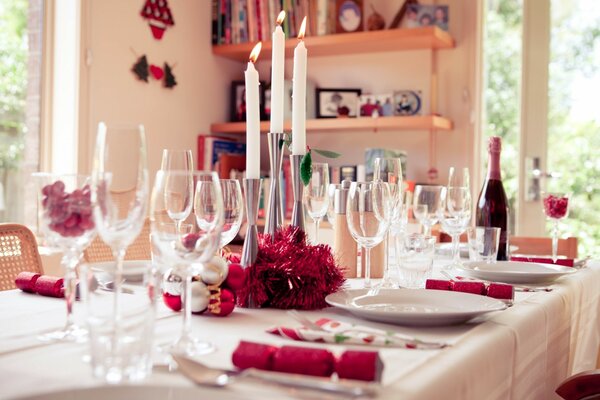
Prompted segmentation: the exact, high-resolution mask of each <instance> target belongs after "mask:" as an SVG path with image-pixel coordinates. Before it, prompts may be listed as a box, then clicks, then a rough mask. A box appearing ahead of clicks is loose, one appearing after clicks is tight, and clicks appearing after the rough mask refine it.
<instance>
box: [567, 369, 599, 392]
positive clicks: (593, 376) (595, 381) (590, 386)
mask: <svg viewBox="0 0 600 400" xmlns="http://www.w3.org/2000/svg"><path fill="white" fill-rule="evenodd" d="M556 393H557V394H558V395H559V396H560V397H562V398H563V399H565V400H593V399H600V369H597V370H594V371H586V372H582V373H580V374H577V375H573V376H571V377H569V378H567V379H566V380H564V381H563V382H562V383H561V384H560V385H559V386H558V388H557V389H556Z"/></svg>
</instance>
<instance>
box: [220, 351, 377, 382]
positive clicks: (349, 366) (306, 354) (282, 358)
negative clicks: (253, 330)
mask: <svg viewBox="0 0 600 400" xmlns="http://www.w3.org/2000/svg"><path fill="white" fill-rule="evenodd" d="M231 361H232V362H233V365H235V366H236V367H237V368H240V369H246V368H259V369H263V370H270V371H277V372H287V373H294V374H303V375H312V376H321V377H328V376H331V375H332V374H333V373H334V372H337V374H338V376H339V377H340V378H346V379H359V380H364V381H373V380H379V379H380V378H381V374H382V372H383V363H382V362H381V359H380V358H379V353H377V352H376V351H346V352H344V353H343V354H342V355H341V356H340V357H339V359H337V360H336V358H335V356H334V355H333V354H332V353H331V352H330V351H329V350H325V349H315V348H309V347H296V346H283V347H281V348H278V347H276V346H271V345H266V344H260V343H253V342H247V341H241V342H240V344H239V345H238V347H237V348H236V349H235V351H234V352H233V354H232V356H231Z"/></svg>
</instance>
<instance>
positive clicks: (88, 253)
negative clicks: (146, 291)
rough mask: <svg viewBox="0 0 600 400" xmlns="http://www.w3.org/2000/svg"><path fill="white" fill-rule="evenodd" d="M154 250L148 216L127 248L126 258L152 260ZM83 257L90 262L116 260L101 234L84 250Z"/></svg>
mask: <svg viewBox="0 0 600 400" xmlns="http://www.w3.org/2000/svg"><path fill="white" fill-rule="evenodd" d="M151 258H152V250H151V246H150V220H149V219H148V218H146V220H145V221H144V226H143V227H142V231H141V232H140V234H139V235H138V237H136V238H135V240H134V241H133V243H131V245H129V247H128V248H127V252H126V253H125V260H150V259H151ZM83 259H84V260H85V261H86V262H88V263H97V262H108V261H114V260H115V258H114V256H113V254H112V250H111V249H110V247H108V245H107V244H106V243H104V242H103V241H102V239H101V238H100V237H99V236H96V238H95V239H94V240H93V241H92V243H90V245H89V246H88V247H87V248H86V249H85V250H84V251H83Z"/></svg>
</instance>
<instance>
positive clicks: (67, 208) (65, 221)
mask: <svg viewBox="0 0 600 400" xmlns="http://www.w3.org/2000/svg"><path fill="white" fill-rule="evenodd" d="M33 177H34V179H35V180H36V181H37V183H38V186H39V192H40V193H41V196H38V199H39V208H38V211H39V222H40V229H41V231H42V233H43V235H44V237H45V238H46V240H47V241H48V243H49V244H50V246H52V247H56V248H59V249H60V250H62V252H63V254H64V255H63V258H62V260H61V264H62V266H63V268H64V270H65V276H64V281H63V287H64V291H65V300H66V302H67V322H66V325H65V327H64V328H63V329H62V330H58V331H55V332H49V333H47V334H44V335H41V336H40V337H39V339H40V340H42V341H64V342H81V341H83V340H84V339H85V337H86V333H87V332H86V331H85V329H82V328H80V327H78V326H77V325H76V324H75V322H74V320H73V305H74V303H75V293H76V287H75V285H76V268H77V265H78V264H79V260H80V258H81V254H82V252H83V249H85V248H86V247H87V246H88V245H89V244H90V243H91V242H92V240H93V239H94V236H95V234H96V228H95V224H94V221H93V219H92V205H91V193H90V186H89V184H90V178H89V176H83V175H74V174H61V175H59V174H46V173H39V174H34V175H33Z"/></svg>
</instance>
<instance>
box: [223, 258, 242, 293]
mask: <svg viewBox="0 0 600 400" xmlns="http://www.w3.org/2000/svg"><path fill="white" fill-rule="evenodd" d="M245 280H246V273H245V272H244V269H243V268H242V266H241V265H240V264H229V273H228V274H227V279H225V282H224V283H223V285H224V286H226V287H228V288H229V289H231V290H233V291H234V292H237V291H238V290H240V289H241V288H243V287H244V281H245Z"/></svg>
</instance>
